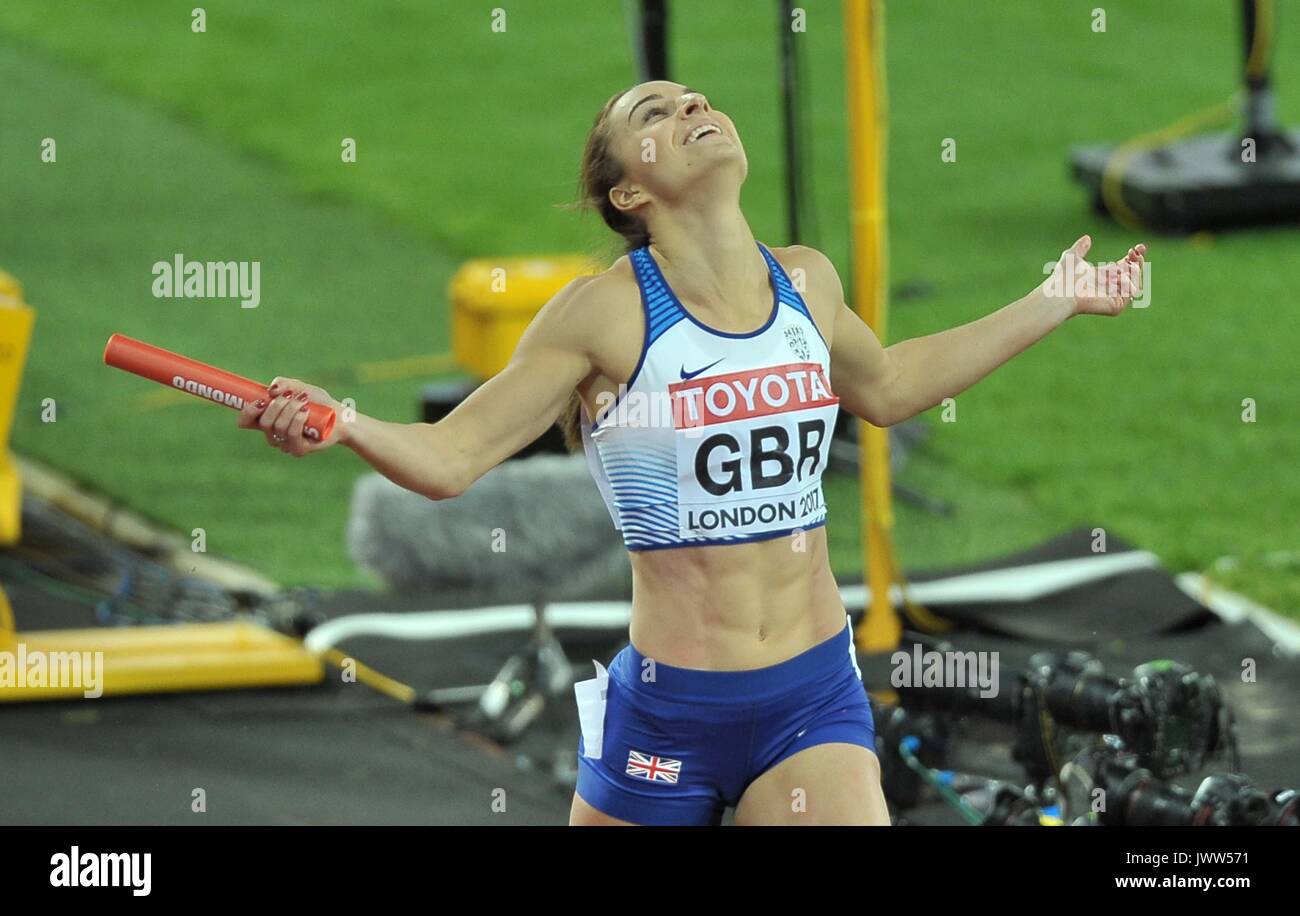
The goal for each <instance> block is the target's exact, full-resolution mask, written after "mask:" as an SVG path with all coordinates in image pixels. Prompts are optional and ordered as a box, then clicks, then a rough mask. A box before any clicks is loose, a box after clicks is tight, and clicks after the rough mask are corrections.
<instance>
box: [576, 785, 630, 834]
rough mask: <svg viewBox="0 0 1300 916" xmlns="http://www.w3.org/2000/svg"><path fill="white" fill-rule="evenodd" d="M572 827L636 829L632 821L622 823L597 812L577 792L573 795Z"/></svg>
mask: <svg viewBox="0 0 1300 916" xmlns="http://www.w3.org/2000/svg"><path fill="white" fill-rule="evenodd" d="M569 826H570V827H636V826H638V825H637V824H633V823H632V822H631V821H620V820H619V819H618V818H616V817H610V816H609V815H608V814H605V813H604V812H603V811H597V810H596V809H595V808H593V807H592V806H591V805H589V804H587V802H586V801H585V800H583V797H582V796H581V795H579V794H578V793H577V792H574V793H573V805H572V806H571V807H570V808H569Z"/></svg>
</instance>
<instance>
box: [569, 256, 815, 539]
mask: <svg viewBox="0 0 1300 916" xmlns="http://www.w3.org/2000/svg"><path fill="white" fill-rule="evenodd" d="M758 247H759V250H760V251H761V252H762V254H763V258H764V259H765V260H766V261H767V266H768V271H769V273H770V275H771V279H772V288H773V293H774V294H773V297H772V298H773V301H772V313H771V315H770V316H769V317H768V319H767V321H766V323H764V325H763V326H762V327H761V328H759V329H758V330H757V331H753V332H751V333H749V334H729V333H726V332H724V331H717V330H714V329H713V328H710V327H708V326H707V325H705V324H703V323H702V322H700V321H698V320H697V319H696V318H694V317H693V316H692V315H691V314H690V313H689V312H687V311H686V309H685V308H683V307H682V304H681V302H680V301H678V299H677V296H676V295H675V294H674V293H673V291H672V290H671V289H670V288H669V286H668V284H667V282H666V281H665V280H664V277H663V274H662V273H661V272H660V270H659V266H658V264H656V263H655V260H654V256H653V255H651V253H650V250H649V248H648V247H645V248H639V249H637V250H635V251H633V252H632V253H631V255H630V258H631V261H632V266H633V269H634V270H635V272H636V279H637V285H638V286H639V287H640V289H641V305H642V311H643V314H644V317H645V328H646V333H645V336H644V339H643V342H642V345H641V358H640V360H639V361H638V362H637V366H636V368H635V369H634V370H633V372H632V378H631V379H630V381H629V383H628V385H627V386H626V387H625V388H621V389H620V391H619V393H618V397H617V398H616V399H612V400H611V401H610V402H609V403H600V404H597V416H596V420H595V422H592V421H591V420H590V418H588V417H587V414H586V409H585V408H584V409H583V423H582V440H583V442H582V444H583V449H584V451H585V452H586V455H587V463H588V466H589V467H590V469H591V473H592V476H593V477H594V478H595V479H596V484H597V486H598V487H599V488H600V492H601V495H602V496H603V497H604V499H605V504H606V505H607V506H608V507H609V512H610V516H611V517H612V518H613V519H614V526H615V527H616V528H618V529H619V530H620V531H621V532H622V534H623V541H624V544H625V546H626V547H627V549H628V550H654V549H660V548H665V547H687V546H697V545H704V544H736V543H744V542H747V541H759V540H766V539H768V538H774V537H780V536H782V535H788V534H791V533H793V532H795V531H798V530H807V529H809V528H815V527H817V526H819V525H823V524H825V523H826V505H825V503H824V501H823V499H822V488H821V476H822V471H823V470H824V469H825V467H826V462H827V458H828V455H829V452H830V441H831V434H832V433H833V432H834V429H835V418H836V415H837V413H838V411H839V398H837V397H835V395H834V393H833V392H832V391H831V386H830V350H829V348H828V347H827V345H826V341H825V339H824V338H823V337H822V335H821V332H820V331H819V330H818V328H817V325H816V323H815V322H814V321H813V319H812V315H811V314H810V313H809V311H808V307H807V305H806V304H805V303H804V301H803V298H802V297H801V296H800V295H799V293H798V291H797V290H796V289H795V288H794V286H793V285H792V284H791V282H790V278H789V277H788V276H786V273H785V271H784V269H782V267H781V265H780V264H779V263H778V262H777V260H776V258H775V257H773V256H772V253H771V252H770V251H768V250H767V249H766V248H765V247H764V246H763V245H761V244H760V245H759V246H758Z"/></svg>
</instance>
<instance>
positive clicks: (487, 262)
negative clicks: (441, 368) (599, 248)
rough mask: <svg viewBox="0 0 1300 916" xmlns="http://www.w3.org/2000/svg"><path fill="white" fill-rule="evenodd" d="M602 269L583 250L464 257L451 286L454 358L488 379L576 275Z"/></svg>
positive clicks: (498, 369)
mask: <svg viewBox="0 0 1300 916" xmlns="http://www.w3.org/2000/svg"><path fill="white" fill-rule="evenodd" d="M599 270H600V268H599V267H597V266H596V265H594V264H592V263H591V262H590V261H588V260H587V259H586V258H583V257H581V256H579V255H555V256H551V257H535V258H476V259H475V260H472V261H466V262H465V263H464V264H462V265H461V266H460V269H459V270H457V271H456V274H455V276H453V277H452V278H451V283H450V288H449V290H448V293H449V295H450V298H451V331H452V348H453V351H454V353H455V357H456V362H457V363H458V364H459V365H460V366H461V368H463V369H464V370H465V371H466V372H469V373H470V374H472V375H473V376H475V377H476V378H478V379H481V380H487V379H490V378H491V377H492V376H494V375H496V374H497V373H498V372H500V371H501V370H502V369H504V368H505V367H506V363H508V362H509V361H510V357H511V356H512V355H513V354H514V352H515V345H516V344H518V343H519V338H520V337H522V336H523V333H524V330H525V329H526V328H527V327H528V324H529V322H531V321H532V320H533V318H534V317H535V316H536V315H537V313H538V312H539V311H541V308H542V306H543V305H545V304H546V302H547V301H548V300H549V299H550V298H551V297H552V296H554V295H555V294H556V293H558V292H559V291H560V290H561V289H563V288H564V286H565V285H566V284H567V283H569V281H571V280H573V279H574V278H575V277H579V276H582V275H583V274H592V273H596V272H597V271H599Z"/></svg>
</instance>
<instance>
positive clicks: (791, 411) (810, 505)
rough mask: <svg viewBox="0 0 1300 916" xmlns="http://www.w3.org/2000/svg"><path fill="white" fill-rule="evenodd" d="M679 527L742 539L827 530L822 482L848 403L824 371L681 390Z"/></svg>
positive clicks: (774, 369) (784, 369)
mask: <svg viewBox="0 0 1300 916" xmlns="http://www.w3.org/2000/svg"><path fill="white" fill-rule="evenodd" d="M668 390H669V394H670V396H671V398H672V401H673V426H674V435H675V444H676V453H677V480H678V486H677V493H678V519H677V521H678V527H679V530H680V533H681V535H682V536H684V537H713V538H717V537H734V536H744V535H751V534H762V533H765V532H771V531H782V530H787V529H791V528H806V527H809V526H811V525H816V524H819V523H821V522H823V521H825V518H826V506H825V503H824V502H823V501H822V488H821V476H822V471H823V470H824V469H825V467H826V462H827V460H828V458H829V455H830V443H831V435H832V433H833V432H834V430H835V418H836V415H837V413H838V411H839V398H837V397H835V395H834V394H833V393H832V392H831V388H830V383H829V381H828V379H827V378H826V374H825V370H824V369H823V368H822V366H821V364H819V363H813V362H802V363H789V364H786V365H782V366H771V367H768V368H764V369H754V370H749V371H745V372H735V373H730V374H727V375H715V376H710V377H708V378H698V379H691V380H689V381H683V382H675V383H672V384H670V385H669V386H668Z"/></svg>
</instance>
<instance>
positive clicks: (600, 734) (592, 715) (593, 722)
mask: <svg viewBox="0 0 1300 916" xmlns="http://www.w3.org/2000/svg"><path fill="white" fill-rule="evenodd" d="M591 661H592V664H593V665H595V666H596V676H595V677H593V678H590V679H589V680H585V681H578V683H576V684H574V685H573V693H574V695H575V696H576V697H577V698H578V723H579V724H580V725H581V726H582V749H583V756H584V757H591V758H592V759H595V760H599V759H600V750H601V743H602V742H603V741H604V740H605V697H606V695H607V693H608V689H609V672H608V671H606V670H605V666H604V665H602V664H601V663H600V662H598V661H596V660H595V659H594V658H593V659H592V660H591Z"/></svg>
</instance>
